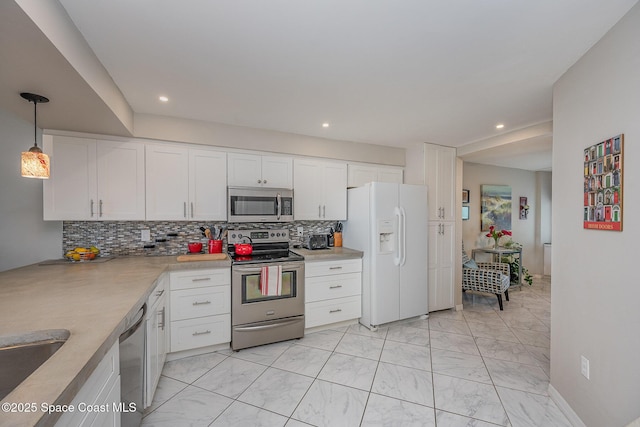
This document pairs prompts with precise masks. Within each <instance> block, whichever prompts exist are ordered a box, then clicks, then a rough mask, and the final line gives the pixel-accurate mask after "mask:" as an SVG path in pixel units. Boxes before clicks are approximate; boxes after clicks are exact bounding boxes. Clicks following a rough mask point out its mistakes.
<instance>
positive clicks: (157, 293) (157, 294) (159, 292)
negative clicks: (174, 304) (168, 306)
mask: <svg viewBox="0 0 640 427" xmlns="http://www.w3.org/2000/svg"><path fill="white" fill-rule="evenodd" d="M162 294H164V289H163V290H161V291H158V292H156V296H157V297H159V296H161V295H162Z"/></svg>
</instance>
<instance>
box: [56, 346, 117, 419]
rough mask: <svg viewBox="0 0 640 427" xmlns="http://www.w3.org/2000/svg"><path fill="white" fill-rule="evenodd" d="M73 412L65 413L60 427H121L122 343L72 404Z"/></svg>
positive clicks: (102, 363)
mask: <svg viewBox="0 0 640 427" xmlns="http://www.w3.org/2000/svg"><path fill="white" fill-rule="evenodd" d="M71 405H73V407H74V409H75V410H74V411H73V412H65V413H64V414H63V415H62V416H61V417H60V418H59V419H58V421H57V423H56V426H58V427H74V426H112V427H119V426H120V412H118V408H119V406H120V353H119V342H118V341H116V343H115V344H114V345H113V347H111V349H110V350H109V351H108V352H107V354H106V355H105V356H104V357H103V358H102V361H100V363H99V364H98V366H96V368H95V370H94V371H93V373H92V374H91V376H90V377H89V379H87V381H86V382H85V383H84V385H83V386H82V388H81V389H80V391H78V394H76V397H74V398H73V400H72V401H71Z"/></svg>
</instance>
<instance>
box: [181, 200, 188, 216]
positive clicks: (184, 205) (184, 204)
mask: <svg viewBox="0 0 640 427" xmlns="http://www.w3.org/2000/svg"><path fill="white" fill-rule="evenodd" d="M182 215H183V216H184V217H185V218H186V217H187V202H184V203H183V206H182Z"/></svg>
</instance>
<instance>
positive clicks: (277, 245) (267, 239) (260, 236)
mask: <svg viewBox="0 0 640 427" xmlns="http://www.w3.org/2000/svg"><path fill="white" fill-rule="evenodd" d="M227 235H228V242H227V243H228V246H227V252H228V253H229V255H230V256H231V261H232V263H233V264H258V263H267V262H287V261H302V260H304V257H303V256H302V255H298V254H297V253H294V252H291V251H290V250H289V230H287V229H252V230H229V231H228V234H227ZM241 244H244V245H246V244H250V245H251V248H252V253H251V254H248V255H240V254H236V250H235V249H236V245H241Z"/></svg>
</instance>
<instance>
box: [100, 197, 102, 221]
mask: <svg viewBox="0 0 640 427" xmlns="http://www.w3.org/2000/svg"><path fill="white" fill-rule="evenodd" d="M99 212H100V214H99V216H100V218H102V199H100V207H99Z"/></svg>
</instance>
